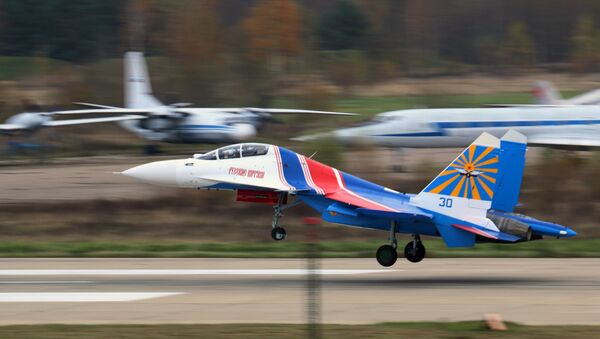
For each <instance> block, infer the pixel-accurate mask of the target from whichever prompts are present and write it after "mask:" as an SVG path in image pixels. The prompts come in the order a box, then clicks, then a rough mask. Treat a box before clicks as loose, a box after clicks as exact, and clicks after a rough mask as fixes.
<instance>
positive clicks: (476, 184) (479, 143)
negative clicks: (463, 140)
mask: <svg viewBox="0 0 600 339" xmlns="http://www.w3.org/2000/svg"><path fill="white" fill-rule="evenodd" d="M499 156H500V140H498V138H496V137H494V136H493V135H491V134H488V133H483V134H481V135H480V136H479V138H477V139H476V140H475V141H474V142H473V143H472V144H471V145H470V146H469V147H467V148H466V149H465V150H464V151H463V152H462V153H461V154H460V155H459V156H458V157H457V158H456V159H454V161H453V162H452V163H451V164H450V165H448V167H446V168H445V169H444V170H443V171H442V172H441V173H440V174H439V175H438V176H437V177H436V178H435V179H433V181H432V182H431V183H429V185H427V187H425V189H424V190H423V191H421V193H419V194H418V195H417V196H416V197H414V198H413V202H414V203H415V204H416V205H417V206H419V207H422V208H425V209H427V210H430V211H434V212H438V213H442V214H445V215H449V216H456V217H460V218H462V217H465V216H468V217H473V218H485V216H486V212H487V210H488V209H489V208H490V207H491V205H492V200H493V198H494V193H495V192H496V190H497V183H498V178H499V176H500V175H502V173H501V172H500V170H501V169H502V168H503V167H504V166H500V165H501V164H500V157H499ZM503 160H504V161H510V159H503Z"/></svg>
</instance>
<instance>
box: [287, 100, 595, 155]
mask: <svg viewBox="0 0 600 339" xmlns="http://www.w3.org/2000/svg"><path fill="white" fill-rule="evenodd" d="M510 129H514V130H516V131H518V132H520V133H522V134H524V135H526V136H527V139H528V143H529V145H531V146H543V147H552V148H573V149H587V148H591V147H600V107H598V106H592V105H577V106H554V107H545V106H526V107H500V108H498V107H497V108H442V109H408V110H400V111H392V112H385V113H380V114H378V115H377V116H375V118H374V119H372V120H371V121H369V122H367V123H364V124H363V125H360V126H356V127H350V128H344V129H338V130H335V131H333V132H331V133H325V134H318V135H309V136H303V137H298V138H296V140H300V141H305V140H310V139H314V138H319V137H322V136H323V135H332V136H333V137H335V138H336V139H338V140H340V141H342V142H344V143H348V144H364V143H366V144H374V145H380V146H386V147H398V148H424V147H431V148H438V147H465V146H467V145H469V143H470V142H471V141H472V140H473V139H474V138H476V137H477V136H478V135H480V134H481V133H483V132H487V133H490V134H492V135H494V136H496V137H500V136H502V135H503V134H504V133H506V132H508V130H510Z"/></svg>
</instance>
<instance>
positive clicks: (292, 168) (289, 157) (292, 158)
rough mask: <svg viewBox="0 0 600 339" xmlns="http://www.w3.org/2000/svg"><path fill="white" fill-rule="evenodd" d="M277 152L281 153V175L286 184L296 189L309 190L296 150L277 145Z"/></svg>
mask: <svg viewBox="0 0 600 339" xmlns="http://www.w3.org/2000/svg"><path fill="white" fill-rule="evenodd" d="M279 153H280V154H281V162H282V166H283V175H284V176H285V180H286V181H287V182H288V184H290V185H292V186H294V187H295V188H296V189H297V190H311V187H310V186H309V185H308V183H307V182H306V179H305V178H304V173H303V172H302V165H300V159H298V155H297V154H296V152H293V151H290V150H288V149H285V148H283V147H279Z"/></svg>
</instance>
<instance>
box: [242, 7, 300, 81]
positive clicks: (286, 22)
mask: <svg viewBox="0 0 600 339" xmlns="http://www.w3.org/2000/svg"><path fill="white" fill-rule="evenodd" d="M243 27H244V31H245V34H246V36H247V44H248V48H249V51H250V57H251V58H252V59H253V60H255V61H263V60H266V61H267V62H268V63H269V64H270V65H271V67H273V69H274V70H275V71H278V72H279V71H283V67H284V66H285V63H286V61H287V60H286V59H287V58H289V57H291V56H295V55H298V54H299V53H300V52H301V51H302V49H303V43H302V35H301V33H302V31H301V30H302V22H301V16H300V7H298V5H297V4H296V3H295V2H294V1H292V0H260V1H258V2H257V3H256V4H255V5H254V6H252V8H250V12H249V13H248V16H247V17H246V18H245V19H244V21H243Z"/></svg>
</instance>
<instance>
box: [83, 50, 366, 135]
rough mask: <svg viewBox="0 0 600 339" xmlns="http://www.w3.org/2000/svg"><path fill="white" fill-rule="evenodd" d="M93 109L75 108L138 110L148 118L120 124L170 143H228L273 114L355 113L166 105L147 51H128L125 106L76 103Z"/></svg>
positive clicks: (117, 111)
mask: <svg viewBox="0 0 600 339" xmlns="http://www.w3.org/2000/svg"><path fill="white" fill-rule="evenodd" d="M76 104H79V105H83V106H89V107H91V108H90V109H83V110H74V111H72V114H80V113H103V114H111V113H112V114H119V115H123V114H134V115H144V116H145V119H141V120H137V121H123V122H121V123H120V125H121V126H122V127H123V128H125V129H127V130H128V131H131V132H133V133H135V134H137V135H138V136H140V137H142V138H144V139H146V140H148V141H150V142H155V141H161V142H170V143H224V142H232V141H234V142H235V141H241V140H246V139H248V138H250V137H252V136H254V135H256V133H257V131H258V128H259V127H260V126H261V125H262V124H263V123H264V122H266V121H269V120H272V115H273V114H307V115H355V114H352V113H342V112H328V111H314V110H301V109H282V108H254V107H245V108H235V107H234V108H192V107H187V106H189V105H190V104H189V103H176V104H171V105H166V104H163V103H162V102H160V101H159V100H158V99H157V98H156V97H154V95H153V94H152V86H151V84H150V77H149V75H148V69H147V67H146V62H145V61H144V55H143V54H142V53H141V52H128V53H126V54H125V106H126V107H125V108H122V107H114V106H106V105H98V104H91V103H81V102H79V103H76Z"/></svg>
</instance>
